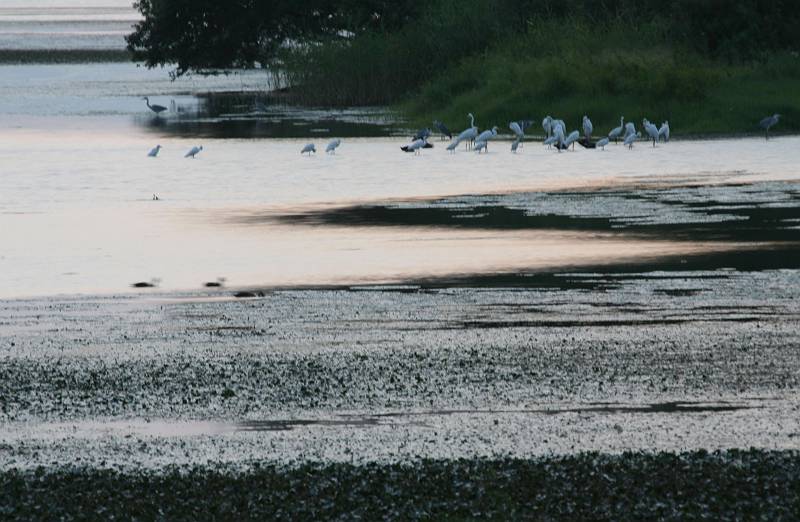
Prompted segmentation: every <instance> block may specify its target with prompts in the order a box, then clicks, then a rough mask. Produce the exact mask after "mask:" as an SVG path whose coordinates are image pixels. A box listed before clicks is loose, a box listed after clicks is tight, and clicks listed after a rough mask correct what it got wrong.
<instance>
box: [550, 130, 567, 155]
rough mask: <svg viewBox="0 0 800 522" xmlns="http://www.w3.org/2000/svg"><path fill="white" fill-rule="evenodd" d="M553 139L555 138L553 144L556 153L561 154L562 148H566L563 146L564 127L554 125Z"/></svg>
mask: <svg viewBox="0 0 800 522" xmlns="http://www.w3.org/2000/svg"><path fill="white" fill-rule="evenodd" d="M553 137H554V138H555V144H556V148H557V149H558V152H561V149H562V148H566V147H565V146H564V127H562V126H561V125H556V126H555V127H554V128H553Z"/></svg>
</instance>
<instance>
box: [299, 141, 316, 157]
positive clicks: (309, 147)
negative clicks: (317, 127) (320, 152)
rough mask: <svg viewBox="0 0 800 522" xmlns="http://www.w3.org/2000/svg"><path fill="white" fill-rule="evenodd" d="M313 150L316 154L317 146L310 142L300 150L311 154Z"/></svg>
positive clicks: (301, 152)
mask: <svg viewBox="0 0 800 522" xmlns="http://www.w3.org/2000/svg"><path fill="white" fill-rule="evenodd" d="M312 152H313V153H314V154H316V153H317V147H315V146H314V144H313V143H308V144H306V146H305V147H303V150H301V151H300V154H305V153H308V155H309V156H311V153H312Z"/></svg>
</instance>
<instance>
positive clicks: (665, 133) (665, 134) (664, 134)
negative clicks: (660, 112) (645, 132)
mask: <svg viewBox="0 0 800 522" xmlns="http://www.w3.org/2000/svg"><path fill="white" fill-rule="evenodd" d="M662 138H663V139H664V141H665V142H667V141H669V122H668V121H665V122H664V123H662V124H661V128H660V129H658V139H659V140H661V139H662Z"/></svg>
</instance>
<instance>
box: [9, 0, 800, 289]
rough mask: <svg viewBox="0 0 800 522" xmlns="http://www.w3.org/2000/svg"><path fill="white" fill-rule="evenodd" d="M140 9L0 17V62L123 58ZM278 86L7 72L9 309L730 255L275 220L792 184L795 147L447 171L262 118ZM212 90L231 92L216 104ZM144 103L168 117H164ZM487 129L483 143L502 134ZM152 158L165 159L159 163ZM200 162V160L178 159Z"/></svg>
mask: <svg viewBox="0 0 800 522" xmlns="http://www.w3.org/2000/svg"><path fill="white" fill-rule="evenodd" d="M34 4H35V5H34ZM127 4H128V2H127V1H126V2H114V1H105V2H71V3H69V5H63V3H60V2H55V1H54V2H34V3H31V4H28V3H23V2H19V1H0V48H13V47H14V46H13V45H12V44H9V42H11V41H12V40H13V41H14V42H17V43H18V44H19V45H21V46H23V47H24V48H37V46H39V45H40V44H41V45H42V46H45V47H47V48H56V49H61V48H85V47H87V46H92V45H100V46H104V47H106V48H115V45H118V44H111V43H108V42H110V41H111V40H108V41H106V43H102V42H104V41H105V40H103V38H106V36H107V37H108V38H109V39H112V37H113V39H116V40H114V41H118V39H119V37H120V35H121V34H124V33H125V32H126V31H127V30H128V29H127V27H129V25H130V23H132V21H135V18H136V13H135V12H132V10H131V9H129V7H128V6H127ZM97 6H100V8H99V9H98V8H96V7H97ZM87 27H89V29H86V28H87ZM22 33H24V34H22ZM84 37H86V38H87V39H86V40H85V41H84ZM59 38H66V39H68V40H69V41H68V42H65V41H61V40H58V39H59ZM87 42H91V43H87ZM23 44H24V45H23ZM270 81H271V80H270V78H269V76H268V75H267V74H266V73H264V72H255V73H248V74H243V75H228V76H224V75H223V76H217V77H210V78H200V77H187V78H182V79H180V80H178V81H175V82H173V81H171V80H170V78H169V75H168V71H167V70H161V69H158V70H154V71H147V70H146V69H143V68H139V67H137V66H136V65H134V64H126V63H111V64H73V65H40V64H22V65H0V296H2V297H10V296H28V295H47V294H54V293H88V292H125V291H129V290H130V285H131V283H133V282H136V281H143V280H150V279H152V278H158V279H160V280H161V283H160V284H161V288H162V289H167V290H177V289H194V288H200V286H201V284H202V283H203V282H205V281H213V280H215V279H216V278H217V277H225V278H226V279H227V281H228V284H229V285H230V286H248V285H283V284H327V283H353V282H382V281H400V280H404V279H407V278H410V277H421V276H431V275H446V274H454V273H455V274H458V273H485V272H493V271H503V270H515V269H520V268H533V269H536V268H537V267H550V266H564V265H571V264H585V263H590V262H594V263H597V262H601V263H602V262H613V261H616V260H619V259H629V258H636V257H641V256H659V255H665V254H676V253H686V252H694V251H698V250H703V249H709V248H711V249H721V248H723V249H724V248H733V246H732V245H725V244H719V243H717V244H715V245H707V244H702V243H693V242H685V241H684V242H674V241H661V240H658V238H655V239H647V240H644V239H641V238H631V237H625V236H622V235H619V234H616V233H614V231H613V230H610V231H608V232H597V231H594V232H590V231H580V230H572V231H569V232H566V231H559V230H500V229H496V230H480V229H478V230H475V229H466V228H465V229H458V228H452V227H450V228H443V227H438V226H415V227H411V226H396V227H373V226H371V223H369V222H365V223H359V224H357V225H355V226H354V225H352V224H351V225H350V226H310V225H297V224H295V225H292V224H288V223H287V222H286V221H284V220H280V219H279V218H281V217H282V216H284V215H286V214H296V213H298V212H300V213H302V212H306V211H314V210H319V209H329V208H335V207H340V206H351V205H372V204H384V203H386V202H397V201H405V200H420V199H425V198H434V197H438V196H444V195H455V194H477V195H480V194H492V193H505V192H515V191H531V190H533V191H535V190H559V189H566V188H576V187H577V188H582V189H587V190H591V187H614V186H620V187H627V186H631V185H633V184H642V183H660V184H667V185H669V184H687V183H690V184H691V183H701V184H702V183H712V184H718V183H730V182H733V183H743V182H748V181H757V180H791V181H796V180H797V179H798V174H797V169H796V165H797V164H798V163H800V139H799V138H779V139H774V140H770V142H768V143H765V142H764V141H763V140H759V139H744V140H715V141H673V142H672V143H670V144H667V145H661V146H659V147H657V148H652V147H650V146H648V145H647V144H646V143H640V144H638V145H637V146H636V147H635V148H634V149H633V150H627V149H625V148H623V147H622V146H613V145H612V146H610V147H608V149H607V150H606V151H605V152H602V151H595V150H584V149H580V148H578V149H577V150H575V151H574V152H572V151H570V152H568V153H562V154H557V153H555V152H554V151H552V150H547V149H545V148H543V147H542V146H541V144H539V143H533V142H532V143H527V144H526V145H525V146H524V148H523V149H522V151H521V153H519V154H511V153H510V152H509V150H508V149H509V143H508V142H507V141H498V142H497V143H494V142H493V143H491V145H490V150H489V153H488V154H485V155H476V154H474V153H471V152H464V151H463V150H462V151H459V152H458V153H457V154H454V155H451V154H448V153H447V152H446V151H445V150H444V143H443V142H439V141H434V142H433V143H434V145H435V148H434V149H432V150H425V151H424V152H423V154H422V155H421V156H417V157H415V156H413V155H410V154H404V153H402V152H401V151H400V150H399V146H400V145H402V144H404V143H406V142H407V138H406V137H405V136H396V137H390V136H389V135H390V134H392V133H393V132H395V133H396V128H395V127H392V126H391V123H392V121H391V120H392V118H391V115H387V114H385V111H382V110H354V111H326V110H319V109H317V110H297V109H289V108H286V107H274V106H271V107H267V108H265V107H263V106H262V105H260V103H259V94H258V93H259V92H260V91H263V90H264V89H266V88H267V87H268V86H269V84H270ZM219 92H226V93H230V92H234V93H236V94H235V95H233V96H228V97H226V98H225V100H226V102H225V103H224V104H222V105H220V104H219V103H216V102H214V97H213V93H219ZM142 96H150V97H151V101H152V102H153V103H158V104H161V105H165V106H167V107H170V109H171V110H170V111H168V112H167V113H166V116H165V117H163V118H159V119H157V118H155V117H154V116H153V115H152V113H150V111H149V110H148V109H147V108H146V107H145V106H144V101H143V100H142V99H141V97H142ZM231 100H232V101H231ZM212 102H213V103H212ZM477 116H478V124H479V125H481V126H482V127H483V126H488V125H489V124H498V126H500V127H501V128H505V125H502V122H484V121H481V119H480V113H478V114H477ZM448 123H449V124H450V125H451V126H452V127H454V128H461V127H462V126H465V125H466V121H464V122H448ZM576 127H577V124H576ZM673 127H674V128H677V127H679V122H673ZM393 129H394V130H393ZM354 134H356V135H358V134H360V135H362V136H364V135H369V136H376V137H370V138H354V137H348V136H352V135H354ZM377 135H382V136H383V137H377ZM268 136H290V137H288V138H287V137H284V138H267V137H268ZM291 136H305V137H302V138H299V137H291ZM335 137H343V143H342V145H341V147H340V148H339V149H338V150H337V153H336V154H335V155H326V154H324V153H320V154H317V155H316V156H312V157H305V156H301V155H300V149H301V147H302V146H303V145H304V144H305V143H307V142H309V141H313V142H315V143H316V145H317V148H318V150H324V147H325V144H326V143H327V142H328V141H329V140H330V139H332V138H335ZM156 144H161V145H162V146H163V150H162V152H161V154H160V155H159V157H158V158H148V157H147V156H146V154H147V152H148V150H150V148H152V147H154V146H155V145H156ZM195 145H203V147H204V151H203V152H202V153H201V154H200V155H199V156H198V157H197V158H196V159H194V160H191V159H185V158H184V157H183V156H184V153H185V152H186V151H187V150H188V149H189V148H191V147H192V146H195ZM589 193H591V192H589ZM153 195H157V196H158V198H159V200H158V201H154V200H153ZM592 204H595V203H592V200H591V199H590V198H589V199H587V200H586V202H585V203H579V204H577V207H580V206H582V205H583V206H584V207H585V208H574V209H563V212H564V213H566V214H569V213H570V212H583V211H586V210H587V208H588V206H591V205H592ZM584 213H585V212H584ZM252 216H258V219H248V218H250V217H252ZM270 217H274V218H275V219H274V220H273V219H270ZM421 224H422V225H424V224H425V223H424V219H422V220H421ZM431 225H433V224H431Z"/></svg>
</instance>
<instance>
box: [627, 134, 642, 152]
mask: <svg viewBox="0 0 800 522" xmlns="http://www.w3.org/2000/svg"><path fill="white" fill-rule="evenodd" d="M641 137H642V133H641V132H636V133H631V134H628V135H627V136H626V137H625V141H624V142H623V143H622V144H623V145H627V146H628V148H629V149H632V148H633V142H635V141H636V139H637V138H641Z"/></svg>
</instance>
